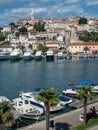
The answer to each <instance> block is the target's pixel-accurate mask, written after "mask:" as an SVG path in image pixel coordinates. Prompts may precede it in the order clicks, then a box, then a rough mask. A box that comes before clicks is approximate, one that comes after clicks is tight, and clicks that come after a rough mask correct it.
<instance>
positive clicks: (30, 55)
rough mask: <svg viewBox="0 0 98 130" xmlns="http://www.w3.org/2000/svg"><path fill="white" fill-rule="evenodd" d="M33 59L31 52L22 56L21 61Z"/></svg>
mask: <svg viewBox="0 0 98 130" xmlns="http://www.w3.org/2000/svg"><path fill="white" fill-rule="evenodd" d="M32 59H33V55H32V52H31V51H26V52H24V54H23V60H32Z"/></svg>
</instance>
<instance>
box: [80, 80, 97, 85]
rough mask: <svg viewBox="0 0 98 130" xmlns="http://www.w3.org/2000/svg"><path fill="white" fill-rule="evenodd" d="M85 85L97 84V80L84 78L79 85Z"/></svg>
mask: <svg viewBox="0 0 98 130" xmlns="http://www.w3.org/2000/svg"><path fill="white" fill-rule="evenodd" d="M84 85H95V82H94V81H92V80H83V81H82V82H80V84H79V86H84Z"/></svg>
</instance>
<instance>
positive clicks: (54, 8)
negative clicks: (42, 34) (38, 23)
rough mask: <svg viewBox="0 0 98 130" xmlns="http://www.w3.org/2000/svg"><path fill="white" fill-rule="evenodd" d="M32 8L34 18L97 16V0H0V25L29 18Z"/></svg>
mask: <svg viewBox="0 0 98 130" xmlns="http://www.w3.org/2000/svg"><path fill="white" fill-rule="evenodd" d="M32 9H34V13H35V17H36V18H67V17H72V16H82V17H93V18H98V0H0V26H3V25H8V24H9V23H10V22H16V21H17V20H18V19H20V18H30V16H31V10H32Z"/></svg>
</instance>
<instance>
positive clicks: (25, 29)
mask: <svg viewBox="0 0 98 130" xmlns="http://www.w3.org/2000/svg"><path fill="white" fill-rule="evenodd" d="M19 33H21V34H26V33H27V28H26V27H21V28H20V29H19Z"/></svg>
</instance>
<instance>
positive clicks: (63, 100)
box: [60, 96, 72, 106]
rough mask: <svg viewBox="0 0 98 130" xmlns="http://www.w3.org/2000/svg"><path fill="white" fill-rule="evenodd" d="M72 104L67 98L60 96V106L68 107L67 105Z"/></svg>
mask: <svg viewBox="0 0 98 130" xmlns="http://www.w3.org/2000/svg"><path fill="white" fill-rule="evenodd" d="M71 102H72V99H70V98H69V97H65V96H60V104H61V105H64V106H65V105H68V104H69V103H71Z"/></svg>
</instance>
